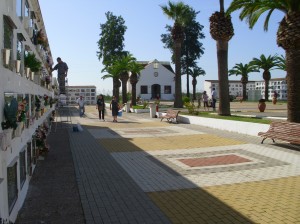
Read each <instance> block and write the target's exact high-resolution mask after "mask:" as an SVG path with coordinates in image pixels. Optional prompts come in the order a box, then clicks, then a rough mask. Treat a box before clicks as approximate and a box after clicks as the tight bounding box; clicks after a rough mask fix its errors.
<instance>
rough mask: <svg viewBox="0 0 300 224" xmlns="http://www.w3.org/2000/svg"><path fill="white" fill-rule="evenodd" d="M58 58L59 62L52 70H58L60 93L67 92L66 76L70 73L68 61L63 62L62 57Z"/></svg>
mask: <svg viewBox="0 0 300 224" xmlns="http://www.w3.org/2000/svg"><path fill="white" fill-rule="evenodd" d="M56 60H57V64H56V65H55V66H54V68H51V72H52V71H54V70H57V79H58V85H59V94H66V81H65V78H66V77H67V75H68V70H69V68H68V65H67V63H65V62H63V61H62V60H61V58H60V57H58V58H57V59H56Z"/></svg>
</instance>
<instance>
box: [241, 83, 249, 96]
mask: <svg viewBox="0 0 300 224" xmlns="http://www.w3.org/2000/svg"><path fill="white" fill-rule="evenodd" d="M242 85H243V100H247V98H248V97H247V83H246V82H243V83H242Z"/></svg>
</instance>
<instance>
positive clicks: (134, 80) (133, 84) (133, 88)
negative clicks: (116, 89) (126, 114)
mask: <svg viewBox="0 0 300 224" xmlns="http://www.w3.org/2000/svg"><path fill="white" fill-rule="evenodd" d="M137 82H138V78H137V74H135V73H132V74H131V76H130V84H131V104H132V106H135V105H136V84H137Z"/></svg>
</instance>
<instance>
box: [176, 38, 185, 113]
mask: <svg viewBox="0 0 300 224" xmlns="http://www.w3.org/2000/svg"><path fill="white" fill-rule="evenodd" d="M180 55H181V39H180V38H177V39H176V40H175V101H174V107H176V108H182V107H183V103H182V92H181V62H180Z"/></svg>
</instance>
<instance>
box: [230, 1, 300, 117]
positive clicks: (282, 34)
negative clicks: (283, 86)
mask: <svg viewBox="0 0 300 224" xmlns="http://www.w3.org/2000/svg"><path fill="white" fill-rule="evenodd" d="M236 10H239V11H240V16H239V17H240V19H241V20H244V19H246V22H247V23H248V24H249V27H250V29H252V28H253V27H254V25H255V24H256V22H257V21H258V19H259V18H260V16H261V15H262V14H264V13H265V12H267V14H266V18H265V21H264V30H265V31H267V30H268V25H269V19H270V17H271V15H272V13H273V12H274V11H276V10H279V11H281V12H283V13H284V17H283V18H282V20H281V22H280V25H279V28H278V31H277V44H278V46H280V47H282V48H283V49H284V50H285V57H286V71H287V88H288V94H287V102H288V104H287V109H288V113H287V114H288V117H287V119H288V121H291V122H297V123H300V116H299V114H300V101H299V98H300V88H299V84H300V75H299V71H300V63H299V61H300V1H299V0H277V1H274V0H255V1H253V0H233V1H232V3H231V5H230V6H229V8H228V10H227V13H231V12H233V11H236Z"/></svg>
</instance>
